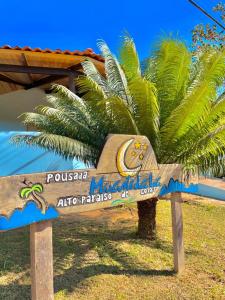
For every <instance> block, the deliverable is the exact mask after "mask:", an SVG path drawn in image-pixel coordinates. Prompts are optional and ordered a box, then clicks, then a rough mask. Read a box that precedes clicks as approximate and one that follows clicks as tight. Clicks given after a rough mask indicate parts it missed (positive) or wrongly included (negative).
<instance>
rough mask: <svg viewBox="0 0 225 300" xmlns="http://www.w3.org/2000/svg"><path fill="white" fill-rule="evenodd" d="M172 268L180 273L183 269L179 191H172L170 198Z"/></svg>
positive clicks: (181, 218) (181, 217)
mask: <svg viewBox="0 0 225 300" xmlns="http://www.w3.org/2000/svg"><path fill="white" fill-rule="evenodd" d="M171 213H172V231H173V257H174V270H175V272H177V273H181V272H182V271H183V269H184V239H183V216H182V199H181V193H172V199H171Z"/></svg>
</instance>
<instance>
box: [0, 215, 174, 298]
mask: <svg viewBox="0 0 225 300" xmlns="http://www.w3.org/2000/svg"><path fill="white" fill-rule="evenodd" d="M121 228H123V225H122V224H119V223H118V224H117V225H115V227H113V229H112V228H109V227H108V226H107V224H106V223H105V224H103V223H97V222H96V221H95V222H94V221H89V220H88V221H82V222H78V221H73V222H68V221H67V220H63V221H56V222H55V224H54V270H55V272H56V275H55V277H54V285H55V292H58V291H60V290H66V291H67V292H69V293H71V292H73V291H74V290H76V288H78V287H79V286H80V284H82V282H83V281H84V280H85V279H87V278H90V277H93V276H96V275H100V274H111V275H128V276H132V275H139V276H172V275H173V274H174V272H173V271H172V270H170V269H168V270H156V269H149V266H148V265H147V264H145V263H143V261H142V262H140V261H139V260H138V259H136V257H134V256H133V255H129V253H128V252H127V251H123V250H122V249H121V247H118V245H119V244H120V242H123V241H125V242H128V243H129V244H130V245H133V246H135V245H137V246H139V245H142V246H144V247H149V248H155V249H160V250H162V251H163V252H165V253H166V254H168V253H170V254H171V253H172V244H169V243H168V242H166V241H164V240H162V239H160V238H157V240H156V241H146V240H140V239H136V236H135V233H134V232H133V230H134V227H133V224H132V226H127V227H125V228H123V229H121ZM4 234H5V236H4V239H3V240H1V248H0V253H1V255H0V257H1V258H0V266H1V275H7V273H9V272H13V273H17V274H19V273H20V272H28V274H27V273H26V274H27V275H26V276H29V271H28V270H29V261H30V257H29V231H28V229H25V230H24V229H20V230H17V231H12V232H10V233H4ZM90 252H94V257H92V256H91V254H90ZM4 255H5V256H4ZM6 257H7V262H5V259H6ZM171 258H172V257H171ZM67 261H68V262H67ZM15 277H16V275H15ZM0 299H10V300H11V299H12V300H13V299H30V286H29V285H24V284H23V278H20V279H19V280H18V279H15V280H14V281H12V282H11V283H10V284H2V285H0Z"/></svg>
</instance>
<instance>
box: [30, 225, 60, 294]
mask: <svg viewBox="0 0 225 300" xmlns="http://www.w3.org/2000/svg"><path fill="white" fill-rule="evenodd" d="M30 255H31V293H32V300H53V299H54V288H53V247H52V221H44V222H40V223H34V224H32V225H30Z"/></svg>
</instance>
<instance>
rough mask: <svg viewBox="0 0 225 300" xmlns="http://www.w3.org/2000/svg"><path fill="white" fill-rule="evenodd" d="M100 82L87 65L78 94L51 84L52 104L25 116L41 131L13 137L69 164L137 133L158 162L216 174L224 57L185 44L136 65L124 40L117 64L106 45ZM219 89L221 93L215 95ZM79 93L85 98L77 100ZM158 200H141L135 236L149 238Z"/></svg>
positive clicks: (222, 138)
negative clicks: (118, 136)
mask: <svg viewBox="0 0 225 300" xmlns="http://www.w3.org/2000/svg"><path fill="white" fill-rule="evenodd" d="M98 46H99V48H100V50H101V53H102V55H103V57H104V58H105V76H102V75H101V74H100V73H99V72H98V70H97V69H96V67H95V66H94V64H93V63H92V62H91V61H90V60H86V61H84V62H83V63H82V66H83V69H84V73H85V74H86V76H83V77H80V78H78V80H77V82H76V85H77V95H76V94H73V93H72V92H70V91H69V90H68V89H67V88H65V87H63V86H59V85H56V86H54V88H53V92H52V94H50V95H49V96H47V101H48V103H49V106H39V107H38V108H37V109H36V112H35V113H31V112H30V113H25V114H23V116H22V117H23V122H24V123H25V124H26V125H32V126H33V127H35V128H36V129H37V130H39V131H40V132H41V133H40V135H38V136H35V137H34V136H27V135H26V136H18V137H17V142H25V143H28V144H36V145H39V146H41V147H44V148H47V149H50V150H54V151H55V152H56V153H59V154H62V155H63V156H64V157H66V158H74V157H76V158H77V159H79V160H82V161H84V162H85V163H87V164H91V165H96V163H97V160H98V157H99V155H100V149H102V145H103V144H104V142H105V138H106V136H107V134H108V133H114V134H115V133H123V134H142V135H145V136H147V137H148V139H149V140H150V142H151V144H152V146H153V148H154V151H155V154H156V157H157V160H158V162H159V163H181V164H183V165H184V166H185V167H186V168H187V170H188V169H192V168H193V166H195V165H197V166H198V167H199V168H200V170H201V171H203V172H205V171H206V170H209V169H211V170H215V169H218V168H220V166H221V163H220V160H221V157H223V155H224V150H225V93H224V89H220V87H221V86H222V84H223V83H224V79H225V51H224V50H218V49H217V50H216V49H208V50H207V51H205V52H202V53H198V55H195V56H192V54H191V53H190V51H189V50H188V48H187V47H186V46H185V44H184V43H182V42H180V41H178V40H173V39H168V40H164V41H162V42H161V43H160V44H159V46H158V47H157V49H156V50H155V52H154V54H153V55H152V56H151V57H150V58H149V59H148V60H147V62H146V63H145V64H144V66H141V64H140V61H139V58H138V54H137V51H136V48H135V44H134V42H133V40H132V39H131V38H129V37H125V38H124V41H123V44H122V47H121V49H120V63H119V62H118V60H117V59H116V57H115V56H114V55H113V54H112V53H111V51H110V49H109V48H108V46H107V45H106V43H105V42H103V41H100V42H99V43H98ZM219 91H222V92H220V93H219ZM78 95H82V97H79V96H78ZM157 200H158V199H157V198H156V199H151V200H146V201H141V202H138V214H139V226H138V234H139V236H140V237H144V238H154V232H155V214H156V203H157Z"/></svg>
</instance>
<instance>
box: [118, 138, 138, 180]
mask: <svg viewBox="0 0 225 300" xmlns="http://www.w3.org/2000/svg"><path fill="white" fill-rule="evenodd" d="M133 141H134V139H130V140H128V141H126V142H125V143H123V144H122V146H121V147H120V148H119V151H118V153H117V157H116V165H117V169H118V171H119V173H120V175H121V176H124V177H127V176H135V175H137V173H138V172H139V171H140V170H141V167H142V165H139V166H137V167H136V168H128V167H127V166H126V164H125V157H126V153H127V150H128V148H129V146H130V145H131V144H132V143H133Z"/></svg>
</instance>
